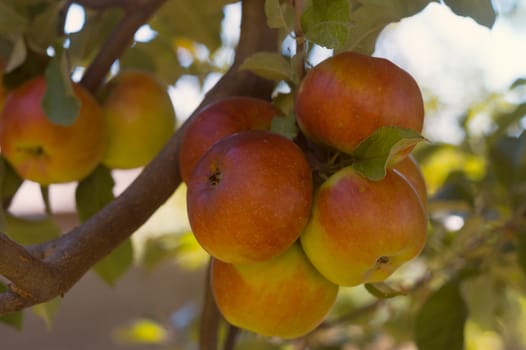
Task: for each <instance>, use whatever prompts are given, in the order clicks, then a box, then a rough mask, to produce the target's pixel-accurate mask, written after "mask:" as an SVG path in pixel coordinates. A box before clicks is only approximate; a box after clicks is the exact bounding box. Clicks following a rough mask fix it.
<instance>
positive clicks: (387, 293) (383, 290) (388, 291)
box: [364, 282, 407, 299]
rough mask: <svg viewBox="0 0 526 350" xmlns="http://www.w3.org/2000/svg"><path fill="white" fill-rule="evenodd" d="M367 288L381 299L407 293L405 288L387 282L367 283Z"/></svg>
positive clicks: (365, 285)
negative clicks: (395, 286)
mask: <svg viewBox="0 0 526 350" xmlns="http://www.w3.org/2000/svg"><path fill="white" fill-rule="evenodd" d="M364 287H365V289H367V291H368V292H369V293H371V294H372V295H374V296H375V297H377V298H379V299H390V298H394V297H397V296H400V295H407V293H406V292H405V291H403V290H400V289H396V288H394V287H392V286H390V285H389V284H387V283H385V282H376V283H365V284H364Z"/></svg>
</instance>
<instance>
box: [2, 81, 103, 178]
mask: <svg viewBox="0 0 526 350" xmlns="http://www.w3.org/2000/svg"><path fill="white" fill-rule="evenodd" d="M46 88H47V87H46V81H45V79H44V77H43V76H37V77H35V78H33V79H31V80H29V81H27V82H25V83H23V84H22V85H20V86H18V87H17V88H15V89H14V90H12V91H11V93H10V94H9V95H8V96H7V98H6V100H5V104H4V108H3V111H2V114H1V116H0V147H1V148H2V154H3V155H4V157H5V158H6V159H7V160H8V161H9V163H11V165H12V166H13V168H14V169H15V171H16V172H17V173H18V174H19V175H20V176H21V177H22V178H25V179H29V180H32V181H35V182H38V183H40V184H42V185H48V184H51V183H62V182H71V181H77V180H81V179H82V178H84V177H85V176H87V175H88V174H89V173H91V172H92V171H93V170H94V169H95V167H96V166H97V165H98V164H99V163H100V160H101V159H102V154H103V152H104V149H105V146H106V142H105V141H106V138H105V132H104V127H105V126H104V120H103V117H102V110H101V108H100V106H99V104H98V103H97V101H96V100H95V99H94V97H92V95H91V94H90V93H89V92H88V91H87V90H85V89H84V88H82V87H81V86H79V85H76V84H73V89H74V92H75V95H76V96H77V97H78V98H79V100H80V103H81V107H80V111H79V115H78V117H77V118H76V119H75V122H74V123H73V124H72V125H69V126H62V125H58V124H54V123H52V122H51V121H50V120H49V119H48V118H47V116H46V114H45V113H44V110H43V109H42V98H43V96H44V94H45V92H46Z"/></svg>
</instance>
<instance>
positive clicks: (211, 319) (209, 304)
mask: <svg viewBox="0 0 526 350" xmlns="http://www.w3.org/2000/svg"><path fill="white" fill-rule="evenodd" d="M211 263H212V260H211V259H210V261H209V263H208V269H207V273H206V277H205V278H206V280H205V297H204V300H203V308H202V311H201V320H200V325H199V349H200V350H216V349H217V344H218V341H217V338H218V331H219V324H220V321H221V314H220V313H219V310H218V309H217V306H216V303H215V301H214V297H213V295H212V289H211V286H210V268H211Z"/></svg>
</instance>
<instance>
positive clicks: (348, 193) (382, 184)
mask: <svg viewBox="0 0 526 350" xmlns="http://www.w3.org/2000/svg"><path fill="white" fill-rule="evenodd" d="M426 230H427V218H426V215H425V212H424V209H423V206H422V204H421V203H420V199H419V198H418V196H417V194H416V192H415V191H414V189H413V188H412V187H411V185H410V184H409V183H408V182H407V181H406V180H405V179H404V178H402V177H401V176H400V175H399V174H397V173H396V172H394V171H393V170H387V175H386V176H385V178H384V179H383V180H381V181H370V180H368V179H366V178H364V177H361V176H360V175H358V173H357V172H356V171H355V170H354V169H353V168H352V167H346V168H343V169H341V170H339V171H338V172H336V173H335V174H334V175H332V176H331V177H330V178H328V179H327V180H326V181H325V182H324V183H323V184H322V185H321V186H320V188H319V189H318V191H317V193H316V195H315V198H314V203H313V214H312V217H311V219H310V220H309V223H308V224H307V226H306V228H305V230H304V232H303V234H302V235H301V238H300V240H301V244H302V245H303V249H304V250H305V253H306V254H307V256H308V257H309V259H310V260H311V262H312V263H313V265H314V266H315V267H316V268H317V269H318V270H319V271H320V272H321V274H322V275H324V276H325V277H326V278H327V279H328V280H330V281H332V282H334V283H336V284H338V285H341V286H356V285H359V284H361V283H366V282H379V281H383V280H385V279H386V278H387V277H388V276H389V275H390V274H391V273H392V272H394V271H395V270H396V269H397V268H398V267H399V266H400V265H402V264H403V263H404V262H406V261H408V260H410V259H412V258H414V257H416V256H417V255H418V254H419V253H420V252H421V250H422V249H423V247H424V245H425V241H426Z"/></svg>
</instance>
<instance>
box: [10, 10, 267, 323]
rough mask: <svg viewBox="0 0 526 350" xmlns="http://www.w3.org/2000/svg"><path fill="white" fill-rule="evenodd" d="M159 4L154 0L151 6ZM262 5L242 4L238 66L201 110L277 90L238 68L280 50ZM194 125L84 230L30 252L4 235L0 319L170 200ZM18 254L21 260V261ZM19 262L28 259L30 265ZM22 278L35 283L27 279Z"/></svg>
mask: <svg viewBox="0 0 526 350" xmlns="http://www.w3.org/2000/svg"><path fill="white" fill-rule="evenodd" d="M160 2H161V1H160V0H151V3H156V4H160ZM263 5H264V0H245V1H243V17H242V28H241V30H242V35H241V37H240V41H239V44H238V48H237V50H236V58H235V60H234V64H233V66H232V67H231V68H230V69H229V71H228V72H227V73H226V74H225V75H224V76H223V78H222V79H221V80H220V81H219V82H218V83H217V84H216V86H214V88H212V90H211V91H210V92H209V93H208V94H207V95H206V96H205V99H204V100H203V102H202V103H201V105H204V104H208V103H210V102H212V101H214V100H217V99H219V98H222V97H224V96H229V95H245V96H255V97H260V98H267V99H268V98H269V97H270V93H271V92H272V88H273V84H272V83H271V82H269V81H266V80H263V79H261V78H258V77H256V76H255V75H253V74H252V73H249V72H246V71H239V70H238V69H237V68H238V66H239V64H240V63H241V62H242V61H243V60H244V58H246V57H247V56H249V55H250V54H252V53H254V52H257V51H274V50H275V49H276V46H277V40H276V39H277V38H276V32H275V31H271V30H269V29H268V27H267V26H266V19H265V15H264V11H263ZM102 51H103V52H105V55H108V56H112V55H114V54H115V51H113V50H105V49H103V50H102ZM99 56H100V55H99ZM113 59H115V58H113ZM96 60H97V59H96ZM100 60H101V61H104V62H107V61H109V60H110V59H109V58H104V57H101V58H100ZM94 65H95V63H93V64H92V66H94ZM110 65H111V64H110ZM94 70H95V68H93V70H89V71H87V72H86V74H90V72H92V73H91V74H94V75H96V76H99V75H100V73H99V71H97V70H95V71H94ZM96 80H98V79H93V78H90V79H88V78H86V79H85V80H84V81H85V83H86V81H90V83H89V84H88V85H92V84H94V82H95V81H96ZM94 85H97V84H94ZM194 115H195V112H194ZM190 120H192V117H190V118H189V119H188V120H187V122H186V123H185V124H184V125H183V126H182V127H181V128H180V129H179V130H178V131H177V132H176V133H175V134H174V136H173V137H172V138H171V139H170V141H169V142H168V144H167V145H166V146H165V147H164V148H163V150H162V151H161V152H160V153H159V154H158V155H157V156H156V157H155V158H154V159H153V160H152V161H151V162H150V164H148V165H147V166H146V167H145V168H144V169H143V171H142V172H141V174H140V175H139V176H138V177H137V178H136V179H135V181H134V182H133V183H132V184H131V185H130V186H129V187H128V188H127V189H126V190H125V191H124V192H123V193H122V194H121V195H120V196H119V197H117V198H115V200H113V201H112V202H111V203H109V204H108V205H107V206H106V207H105V208H103V209H102V210H101V211H100V212H98V213H97V214H96V215H94V216H93V217H92V218H91V219H89V220H88V221H86V222H85V223H84V224H82V225H81V226H79V227H77V228H75V229H74V230H72V231H71V232H69V233H67V234H65V235H63V236H61V237H59V238H57V239H55V240H52V241H49V242H46V243H43V244H40V245H36V246H32V247H29V248H28V251H26V252H24V249H22V247H21V246H19V245H17V244H15V243H14V242H12V241H10V240H9V239H7V237H5V235H4V236H1V237H2V240H0V253H1V254H2V256H3V254H6V258H3V259H2V260H1V261H2V263H1V264H0V274H2V275H4V276H11V278H10V281H11V282H12V285H11V288H10V289H9V290H8V291H7V292H5V293H2V294H0V315H2V314H6V313H9V312H12V311H16V310H20V309H23V308H26V307H29V306H31V305H34V304H37V303H41V302H45V301H48V300H50V299H52V298H54V297H56V296H58V295H62V294H64V293H66V292H67V291H68V290H69V289H70V288H71V287H72V286H73V285H74V284H75V283H76V282H77V281H78V280H79V279H80V278H81V277H82V276H83V275H84V274H85V273H86V272H87V271H88V270H89V269H90V268H91V267H92V266H93V265H94V264H95V263H96V262H98V261H99V260H100V259H102V258H103V257H105V256H106V255H108V254H109V253H110V252H111V251H113V250H114V249H115V248H116V247H118V246H119V244H121V243H122V242H123V241H124V240H125V239H126V238H128V237H129V236H130V235H131V234H132V233H133V232H135V230H136V229H137V228H139V227H140V226H141V225H142V224H143V223H144V222H145V221H146V220H147V219H148V218H149V217H150V216H151V215H152V214H153V213H154V212H155V211H156V210H157V208H159V207H160V206H161V205H162V204H163V203H164V202H165V201H166V200H167V199H168V198H169V197H170V196H171V195H172V193H173V192H174V191H175V190H176V189H177V187H178V186H179V185H180V183H181V176H180V174H179V167H178V155H179V145H180V143H181V139H182V136H183V134H184V130H185V129H186V125H188V121H190ZM17 254H20V255H19V256H18V257H17ZM9 257H10V258H9ZM35 258H39V259H41V261H40V262H38V260H36V259H35ZM21 259H28V260H29V262H25V261H22V260H21ZM33 268H35V270H33ZM24 275H28V276H31V278H30V279H29V278H25V277H24Z"/></svg>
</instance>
